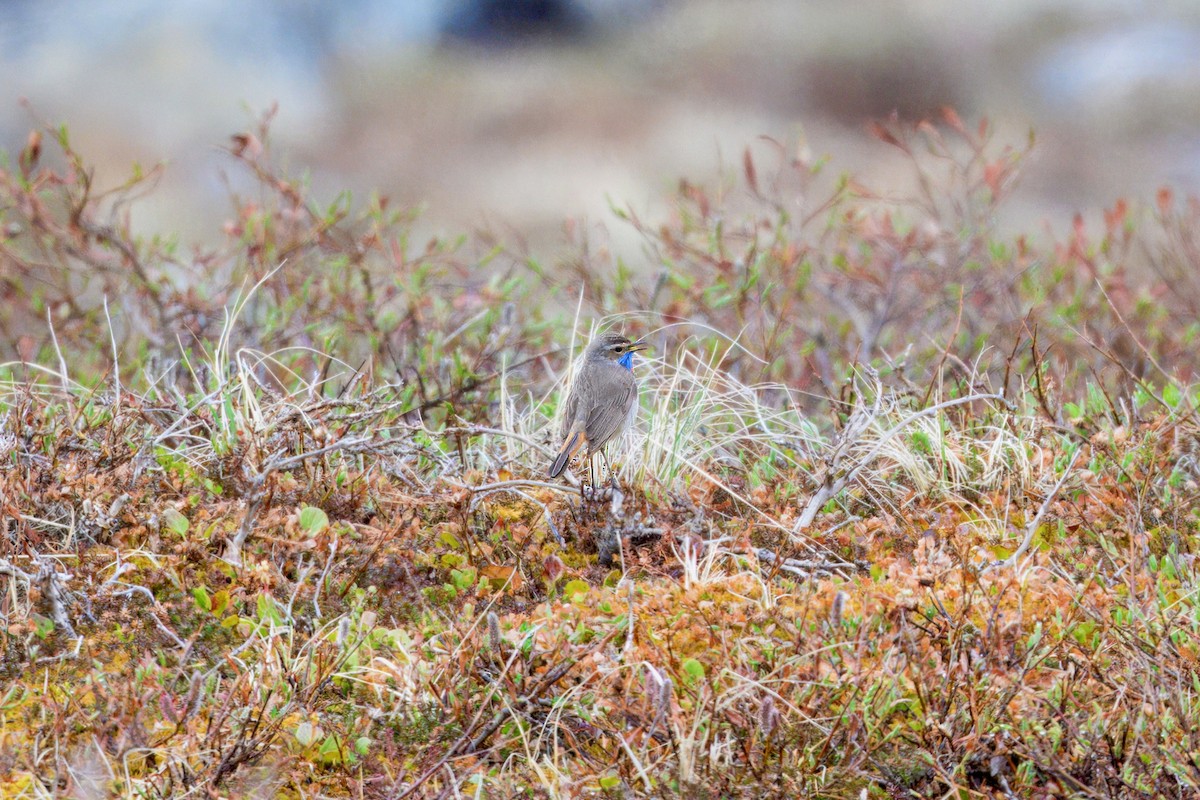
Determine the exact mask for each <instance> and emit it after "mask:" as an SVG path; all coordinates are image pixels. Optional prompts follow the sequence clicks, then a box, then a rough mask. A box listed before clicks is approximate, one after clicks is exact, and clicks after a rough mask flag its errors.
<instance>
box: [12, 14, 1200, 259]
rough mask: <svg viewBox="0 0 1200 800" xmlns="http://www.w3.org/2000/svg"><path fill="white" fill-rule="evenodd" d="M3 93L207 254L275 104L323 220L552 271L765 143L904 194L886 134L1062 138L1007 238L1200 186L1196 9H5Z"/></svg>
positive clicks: (22, 115)
mask: <svg viewBox="0 0 1200 800" xmlns="http://www.w3.org/2000/svg"><path fill="white" fill-rule="evenodd" d="M0 69H2V72H0V74H2V75H3V77H2V78H0V148H2V149H4V150H5V151H7V152H8V153H9V154H10V155H12V156H14V157H15V153H17V152H18V151H19V150H20V148H21V147H22V146H23V145H24V143H25V139H26V136H27V134H28V132H29V130H30V129H31V127H35V126H36V125H37V119H36V118H40V119H43V120H45V121H48V122H52V123H55V124H58V123H64V124H66V125H68V126H69V128H70V130H71V133H72V140H73V142H74V143H75V145H76V146H77V148H78V149H79V150H80V151H81V152H82V154H83V155H84V157H85V158H86V159H88V160H89V161H90V162H92V163H94V164H95V165H96V167H97V174H98V179H99V183H100V185H101V186H102V187H103V186H106V185H112V184H115V183H117V182H119V181H120V180H121V179H122V178H123V177H124V176H125V175H127V174H128V172H129V170H130V168H131V166H132V165H133V164H134V162H139V163H141V164H142V165H144V166H149V165H152V164H154V163H156V162H159V161H165V162H167V165H168V168H167V171H166V173H165V176H164V177H163V179H162V181H161V184H160V188H159V190H158V191H157V192H156V193H155V194H154V195H152V197H151V199H150V200H149V201H145V202H142V203H141V204H139V205H138V206H137V207H136V208H135V211H134V225H135V228H136V229H137V230H139V231H141V232H143V233H153V232H159V233H179V234H180V235H181V236H182V238H183V240H184V241H185V242H188V241H192V242H204V241H206V240H215V239H216V238H218V237H219V236H220V230H221V227H220V226H221V222H222V221H223V220H224V219H225V218H226V217H227V216H228V215H229V208H230V206H229V204H228V200H227V198H228V193H229V190H230V188H231V187H232V188H234V189H236V188H237V187H238V186H239V181H242V180H244V177H242V176H239V175H238V174H236V173H237V168H236V167H234V165H233V164H232V162H231V159H229V158H228V157H227V156H226V155H224V154H222V153H221V151H220V148H221V147H222V146H226V145H228V144H229V138H228V137H229V136H230V135H231V134H233V133H236V132H238V131H241V130H246V129H250V128H251V127H252V126H253V124H254V121H255V120H256V119H257V118H258V116H259V115H260V114H261V113H262V111H263V110H265V109H266V108H268V107H269V106H270V105H271V104H272V103H276V102H277V103H278V104H279V112H278V117H277V119H276V122H275V124H274V125H273V143H274V148H275V153H276V155H277V157H284V158H286V161H287V163H288V164H290V165H291V169H292V170H293V171H294V172H297V173H298V172H301V171H306V170H307V171H309V172H310V175H311V181H312V184H313V186H314V189H315V191H316V196H317V197H318V198H322V199H328V200H331V199H332V198H333V196H334V194H335V193H336V192H337V191H340V190H341V189H350V190H351V191H352V192H354V194H355V197H357V198H362V197H364V196H365V195H366V193H368V192H369V191H371V190H373V189H378V190H379V191H381V192H382V193H384V194H387V195H389V196H391V197H392V198H393V200H395V201H399V202H402V203H422V204H424V208H425V211H424V213H423V216H422V221H421V223H420V224H421V226H422V227H423V228H426V229H428V230H430V232H446V233H452V234H453V233H460V232H465V231H470V230H473V229H477V228H490V229H493V230H495V231H496V232H497V233H499V234H500V235H501V236H502V237H505V238H511V237H519V238H520V239H522V240H523V241H525V242H526V243H527V244H529V245H530V246H532V247H539V246H543V245H545V246H549V245H551V244H552V243H554V242H559V241H561V239H562V226H563V222H564V219H566V218H567V217H574V218H582V219H584V220H588V221H589V222H592V223H595V222H603V221H606V220H610V219H611V217H610V216H609V214H608V210H607V209H608V204H609V202H610V201H612V202H615V203H617V204H620V205H629V206H631V207H632V208H634V209H635V210H637V211H639V212H641V213H644V214H647V215H649V216H650V217H651V218H653V216H654V215H655V214H661V213H664V212H665V210H666V209H667V208H668V205H667V203H668V200H669V196H670V194H671V193H672V192H673V190H674V188H675V186H676V184H677V182H678V180H679V179H680V178H681V177H686V178H687V179H689V180H691V181H692V182H696V183H704V182H712V181H715V180H717V179H718V178H719V176H720V175H721V173H722V170H726V171H736V170H737V168H738V165H739V164H740V160H741V153H742V151H743V149H744V148H745V147H746V146H747V145H755V143H756V142H758V141H759V139H758V137H760V136H768V137H772V138H773V139H776V140H778V141H780V142H784V143H786V144H788V145H789V146H795V145H796V144H797V143H799V142H802V143H803V145H804V146H805V147H807V148H808V150H809V151H811V152H812V153H813V154H814V155H815V156H816V157H821V156H825V155H828V156H829V157H830V164H829V167H828V169H829V171H830V172H831V173H832V174H834V175H836V174H838V173H841V172H851V173H854V174H855V175H856V176H858V177H859V178H860V180H862V181H863V182H864V183H866V184H868V185H870V186H872V187H873V188H877V189H883V190H895V191H903V189H904V188H905V185H906V181H908V180H910V179H911V176H910V174H909V171H908V170H907V168H906V167H905V166H904V164H903V162H902V161H901V160H900V159H899V158H898V157H897V156H896V154H895V153H894V152H893V151H892V149H891V148H889V147H888V146H886V145H884V144H883V143H881V142H879V141H877V140H875V139H873V138H871V137H870V136H869V135H868V134H867V132H866V125H865V122H866V120H868V119H870V118H872V117H883V116H886V115H887V114H889V113H890V112H892V111H893V110H895V111H898V112H899V114H900V115H901V116H902V117H904V118H906V119H914V120H915V119H918V118H920V117H922V116H936V115H937V113H938V109H939V108H940V107H942V106H944V105H951V106H953V107H955V108H956V109H957V110H958V111H959V113H960V115H961V116H962V117H963V119H964V120H966V121H967V123H968V125H971V124H973V123H974V122H977V121H978V119H979V118H980V117H981V116H984V115H986V116H987V117H989V118H990V119H991V120H992V121H993V122H994V123H995V125H996V128H997V131H998V137H999V139H1000V140H1001V141H1006V142H1011V143H1012V144H1014V145H1015V146H1018V147H1020V146H1021V145H1023V144H1024V143H1025V140H1026V137H1027V135H1028V132H1029V130H1030V129H1033V130H1034V131H1035V132H1036V134H1037V142H1038V145H1037V148H1036V150H1035V152H1034V156H1033V158H1032V161H1031V164H1030V165H1029V167H1028V168H1027V170H1026V173H1025V177H1024V178H1023V181H1022V184H1021V187H1020V189H1019V190H1018V192H1017V194H1016V196H1015V198H1014V199H1013V200H1012V201H1010V203H1009V204H1008V205H1007V206H1006V208H1005V214H1006V215H1007V216H1006V218H1005V219H1004V220H1003V221H1002V224H1004V225H1006V226H1021V227H1023V228H1024V229H1026V230H1031V231H1032V230H1035V229H1036V228H1037V227H1038V226H1040V225H1041V224H1042V223H1043V221H1044V222H1047V223H1049V224H1051V225H1052V226H1053V227H1054V228H1055V229H1058V230H1061V229H1064V228H1066V227H1067V226H1068V225H1069V223H1070V219H1071V216H1072V215H1073V213H1074V212H1075V211H1077V210H1082V211H1089V210H1091V211H1094V210H1096V209H1099V208H1102V207H1104V206H1107V205H1111V203H1112V202H1113V200H1114V199H1116V198H1117V197H1119V196H1125V197H1130V198H1143V199H1147V200H1149V199H1152V197H1153V193H1154V190H1155V189H1156V188H1158V187H1159V186H1160V185H1163V184H1168V185H1171V186H1173V187H1175V189H1176V190H1177V191H1180V192H1196V191H1197V186H1198V185H1200V3H1196V2H1194V0H1187V1H1186V2H1184V1H1180V2H1171V0H1159V1H1158V2H1139V1H1138V0H1058V1H1057V2H1055V1H1054V0H1006V1H1005V2H1003V3H997V2H994V1H993V0H954V2H950V1H949V0H910V1H909V2H897V1H896V0H860V1H859V2H855V3H846V2H844V1H843V0H640V1H639V0H558V2H555V0H507V2H503V1H502V0H469V1H468V0H391V1H390V2H389V1H388V0H340V1H339V2H322V0H259V1H258V2H251V3H245V2H234V0H167V1H164V0H93V1H92V2H89V3H86V4H81V3H77V2H72V1H71V0H0ZM20 98H25V99H27V101H28V104H29V105H28V107H27V106H25V105H23V104H22V103H21V101H20ZM30 109H32V112H31V110H30ZM35 116H36V118H35ZM609 227H610V229H611V228H613V227H615V226H611V225H610V226H609Z"/></svg>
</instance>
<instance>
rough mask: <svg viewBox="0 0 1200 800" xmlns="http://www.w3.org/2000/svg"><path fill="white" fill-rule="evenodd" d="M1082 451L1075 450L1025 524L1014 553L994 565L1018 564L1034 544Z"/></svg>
mask: <svg viewBox="0 0 1200 800" xmlns="http://www.w3.org/2000/svg"><path fill="white" fill-rule="evenodd" d="M1082 452H1083V448H1082V447H1080V448H1079V449H1077V450H1076V451H1075V455H1073V456H1071V461H1070V463H1068V464H1067V468H1066V469H1064V470H1063V474H1062V477H1060V478H1059V479H1058V483H1056V484H1054V488H1052V489H1051V490H1050V491H1049V492H1048V493H1047V494H1046V498H1045V499H1044V500H1042V505H1041V506H1040V507H1039V508H1038V511H1037V514H1035V515H1034V517H1033V519H1032V520H1030V521H1029V524H1028V525H1026V526H1025V537H1024V538H1023V539H1022V540H1021V544H1020V545H1018V546H1017V549H1016V550H1014V551H1013V553H1012V555H1010V556H1009V557H1008V558H1006V559H1004V560H1003V561H999V562H997V563H995V564H992V565H991V566H992V567H1012V566H1016V564H1017V561H1019V560H1020V558H1021V557H1022V556H1023V555H1025V552H1026V551H1027V550H1029V546H1030V545H1031V544H1033V537H1034V535H1035V534H1036V533H1037V529H1038V526H1040V525H1041V524H1042V518H1043V517H1045V516H1046V512H1047V511H1048V510H1049V509H1050V504H1051V503H1052V502H1054V498H1055V497H1057V496H1058V493H1059V492H1060V491H1061V490H1062V487H1063V484H1065V483H1066V482H1067V478H1069V477H1070V476H1071V470H1072V469H1073V468H1074V467H1075V462H1076V461H1078V460H1079V455H1080V454H1081V453H1082Z"/></svg>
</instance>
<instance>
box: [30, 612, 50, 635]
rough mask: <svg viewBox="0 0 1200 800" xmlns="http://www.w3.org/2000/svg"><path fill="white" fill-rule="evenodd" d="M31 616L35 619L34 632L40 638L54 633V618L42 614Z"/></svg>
mask: <svg viewBox="0 0 1200 800" xmlns="http://www.w3.org/2000/svg"><path fill="white" fill-rule="evenodd" d="M29 618H30V619H32V620H33V624H34V629H33V632H34V633H35V634H37V637H38V638H39V639H45V638H47V637H48V636H49V635H50V634H52V633H54V620H52V619H50V618H49V617H43V616H42V615H41V614H30V615H29Z"/></svg>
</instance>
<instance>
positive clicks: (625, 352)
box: [588, 333, 650, 369]
mask: <svg viewBox="0 0 1200 800" xmlns="http://www.w3.org/2000/svg"><path fill="white" fill-rule="evenodd" d="M649 346H650V345H648V344H646V342H645V340H644V339H639V340H638V341H636V342H634V341H631V340H630V339H629V338H628V337H625V336H622V335H621V334H619V333H602V334H600V335H599V336H597V337H596V338H595V339H593V340H592V343H591V344H590V345H588V358H607V359H610V360H612V361H616V362H617V363H618V364H620V365H621V366H623V367H625V368H626V369H629V368H631V367H632V366H633V354H634V353H636V352H638V351H639V350H645V349H646V348H647V347H649Z"/></svg>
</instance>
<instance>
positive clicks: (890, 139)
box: [867, 120, 905, 150]
mask: <svg viewBox="0 0 1200 800" xmlns="http://www.w3.org/2000/svg"><path fill="white" fill-rule="evenodd" d="M867 131H868V132H869V133H870V134H871V135H872V136H874V137H875V138H876V139H878V140H879V141H881V142H883V143H885V144H890V145H892V146H893V147H899V148H900V149H901V150H904V149H905V147H904V145H903V143H901V141H900V140H899V139H897V138H896V137H895V135H893V134H892V132H891V131H889V130H888V129H887V128H886V127H884V126H883V125H882V124H880V123H879V122H876V121H875V120H871V121H870V122H869V123H867Z"/></svg>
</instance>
